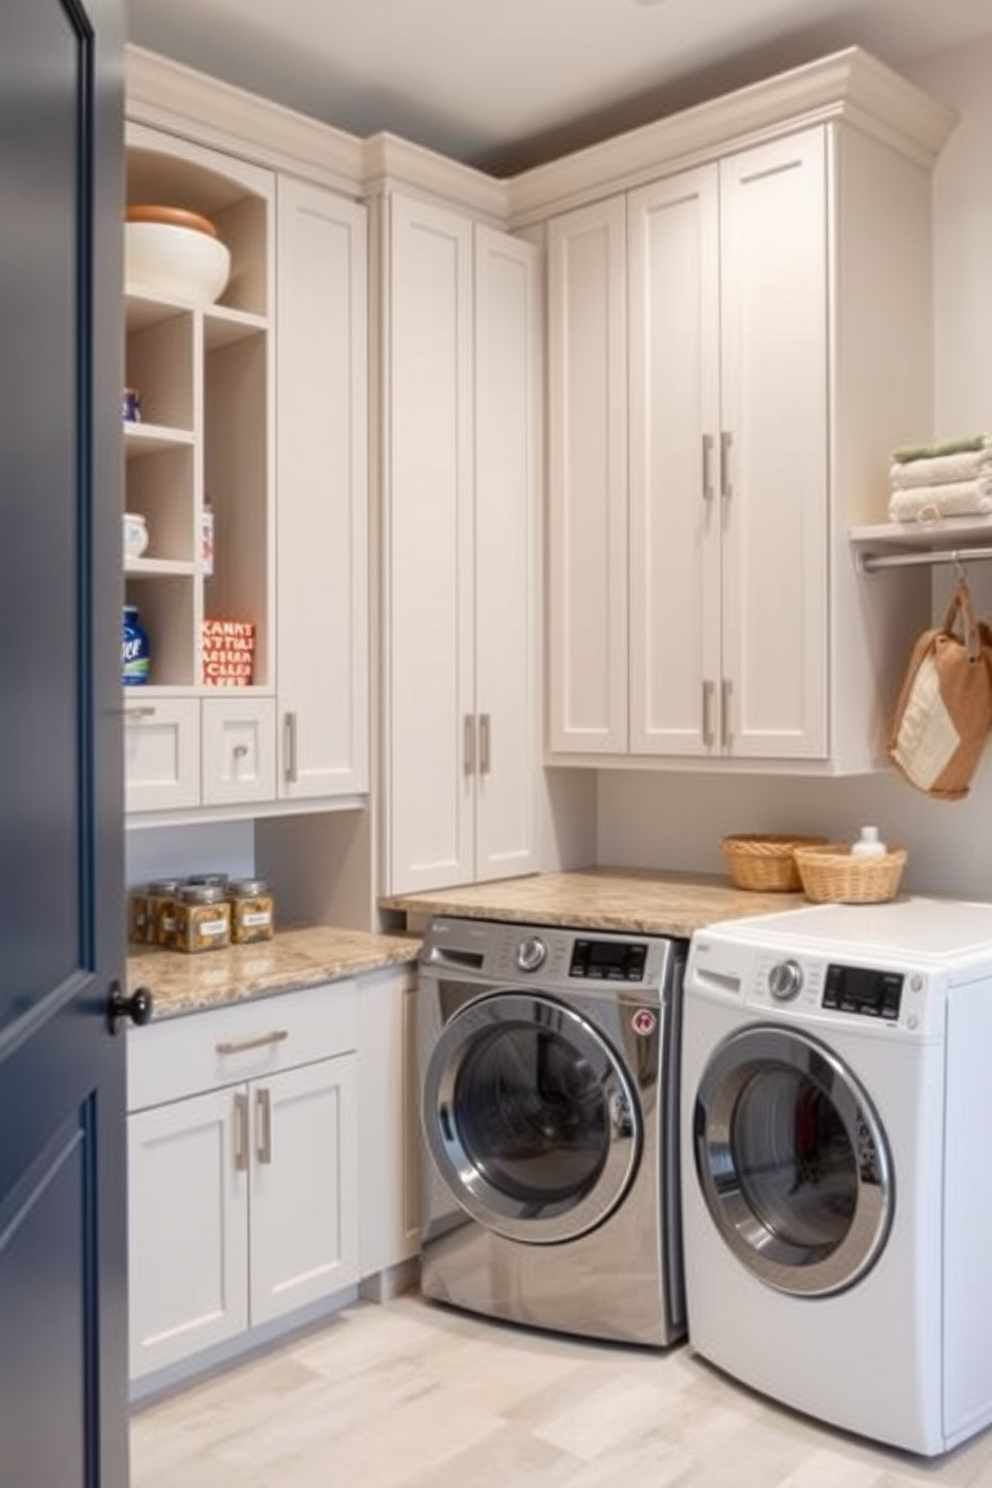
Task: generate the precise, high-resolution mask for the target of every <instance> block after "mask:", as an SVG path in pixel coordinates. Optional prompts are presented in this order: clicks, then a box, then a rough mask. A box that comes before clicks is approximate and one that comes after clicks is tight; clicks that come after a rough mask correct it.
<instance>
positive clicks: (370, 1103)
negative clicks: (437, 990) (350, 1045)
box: [359, 971, 420, 1277]
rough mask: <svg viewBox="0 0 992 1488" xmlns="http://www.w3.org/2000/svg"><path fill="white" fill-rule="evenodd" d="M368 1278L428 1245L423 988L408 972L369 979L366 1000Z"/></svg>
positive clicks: (363, 1162)
mask: <svg viewBox="0 0 992 1488" xmlns="http://www.w3.org/2000/svg"><path fill="white" fill-rule="evenodd" d="M359 1013H360V1018H361V1034H360V1044H359V1070H360V1075H361V1083H360V1086H359V1116H360V1127H359V1139H360V1147H359V1155H360V1166H359V1182H360V1184H361V1197H360V1205H359V1208H360V1215H361V1235H360V1241H361V1272H362V1276H363V1277H366V1276H372V1275H374V1274H375V1273H377V1272H380V1271H384V1270H386V1269H387V1268H388V1267H389V1266H395V1265H398V1264H399V1263H400V1262H401V1261H405V1260H409V1259H410V1258H411V1257H412V1256H415V1255H416V1254H417V1250H418V1247H419V1244H420V1200H419V1175H420V1121H419V1117H418V1112H419V1110H420V1080H419V1075H418V1071H417V1045H416V1033H417V1029H416V1015H417V982H416V978H411V977H410V975H409V973H408V972H406V971H403V972H400V973H396V972H385V973H380V974H379V975H377V976H369V977H366V978H363V979H362V988H361V997H360V999H359Z"/></svg>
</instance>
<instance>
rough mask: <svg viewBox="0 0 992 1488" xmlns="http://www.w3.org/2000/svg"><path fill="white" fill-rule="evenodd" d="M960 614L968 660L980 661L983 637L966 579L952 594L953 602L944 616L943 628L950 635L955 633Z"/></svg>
mask: <svg viewBox="0 0 992 1488" xmlns="http://www.w3.org/2000/svg"><path fill="white" fill-rule="evenodd" d="M959 615H960V617H961V622H962V629H963V630H964V643H965V649H966V651H967V653H968V660H969V661H978V660H979V658H980V657H981V654H982V637H981V634H980V632H979V629H978V623H977V621H976V620H975V611H974V608H973V607H972V603H971V594H970V592H969V590H968V585H967V584H966V583H965V581H964V579H962V580H961V581H960V583H959V584H958V586H957V588H956V589H955V591H954V593H953V594H952V595H951V602H950V604H949V605H948V606H947V614H946V615H945V616H944V626H943V628H944V630H945V631H946V632H947V633H948V634H949V635H953V634H954V622H955V620H956V619H957V617H958V616H959Z"/></svg>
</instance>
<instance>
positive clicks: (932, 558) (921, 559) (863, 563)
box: [848, 516, 992, 574]
mask: <svg viewBox="0 0 992 1488" xmlns="http://www.w3.org/2000/svg"><path fill="white" fill-rule="evenodd" d="M848 536H849V537H850V540H851V546H852V547H853V548H854V554H855V561H856V563H857V566H858V570H859V572H860V573H864V574H873V573H877V572H879V571H880V570H882V569H886V568H911V567H918V566H923V565H935V564H940V563H972V562H975V563H979V562H987V561H989V560H992V516H988V517H955V518H953V519H947V520H945V521H941V522H882V523H880V524H878V525H876V526H873V527H852V528H851V529H850V531H849V533H848Z"/></svg>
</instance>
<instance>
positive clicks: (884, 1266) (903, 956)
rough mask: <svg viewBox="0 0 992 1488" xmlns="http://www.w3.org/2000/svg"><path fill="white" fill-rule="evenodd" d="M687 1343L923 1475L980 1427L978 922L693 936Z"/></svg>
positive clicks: (818, 919)
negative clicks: (904, 1456)
mask: <svg viewBox="0 0 992 1488" xmlns="http://www.w3.org/2000/svg"><path fill="white" fill-rule="evenodd" d="M681 1100H682V1114H681V1133H682V1135H681V1156H682V1162H681V1167H682V1175H681V1181H682V1217H683V1233H684V1264H685V1286H686V1310H687V1320H688V1331H689V1342H690V1344H691V1345H692V1346H693V1347H694V1348H695V1349H696V1350H697V1351H698V1352H699V1353H700V1354H702V1355H703V1356H704V1357H705V1358H707V1359H709V1360H710V1361H711V1362H712V1363H713V1364H715V1365H717V1366H718V1367H719V1368H721V1369H723V1370H725V1371H726V1372H727V1373H729V1374H731V1375H733V1376H735V1377H736V1378H737V1379H738V1380H740V1381H742V1382H744V1383H745V1384H747V1385H749V1386H751V1387H753V1388H754V1389H757V1390H759V1391H762V1392H764V1393H765V1394H767V1395H769V1396H772V1397H774V1398H775V1399H777V1400H779V1401H782V1402H783V1403H785V1404H787V1405H790V1406H793V1407H795V1408H797V1409H798V1410H801V1411H804V1412H806V1413H808V1414H809V1415H812V1416H815V1417H817V1418H818V1419H819V1420H822V1421H825V1422H830V1423H832V1424H834V1425H836V1426H839V1427H843V1428H844V1429H846V1430H849V1431H853V1432H857V1433H860V1434H861V1435H864V1436H866V1437H870V1438H873V1439H874V1440H877V1441H881V1442H887V1443H889V1444H891V1445H893V1446H897V1447H901V1448H904V1449H907V1450H910V1451H914V1452H918V1453H921V1454H924V1455H926V1456H932V1455H936V1454H938V1453H941V1452H944V1451H946V1450H948V1449H949V1448H951V1447H954V1446H956V1445H957V1444H958V1443H960V1442H962V1441H964V1440H965V1439H966V1438H967V1437H969V1436H971V1435H973V1434H974V1433H975V1432H977V1431H979V1430H980V1429H982V1428H983V1427H984V1426H986V1425H988V1424H989V1423H990V1422H992V1260H990V1256H992V1181H990V1178H992V1158H990V1153H992V904H979V903H969V902H964V901H959V900H939V899H926V898H911V897H909V898H903V899H900V900H897V901H894V902H892V903H890V904H883V905H857V906H854V905H834V904H831V905H819V906H811V907H809V908H804V909H798V910H793V911H787V912H784V913H782V914H775V915H766V916H761V917H758V918H754V919H750V920H743V921H741V920H739V921H734V922H727V923H722V924H718V925H714V926H712V927H710V928H709V929H707V930H703V931H699V932H697V934H696V935H695V936H694V937H693V940H692V944H691V946H690V952H689V960H688V964H687V967H686V976H685V991H684V1007H683V1043H682V1096H681Z"/></svg>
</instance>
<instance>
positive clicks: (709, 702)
mask: <svg viewBox="0 0 992 1488" xmlns="http://www.w3.org/2000/svg"><path fill="white" fill-rule="evenodd" d="M715 691H716V688H715V684H714V683H712V682H704V683H703V743H704V744H706V745H710V744H712V743H713V694H714V692H715Z"/></svg>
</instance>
